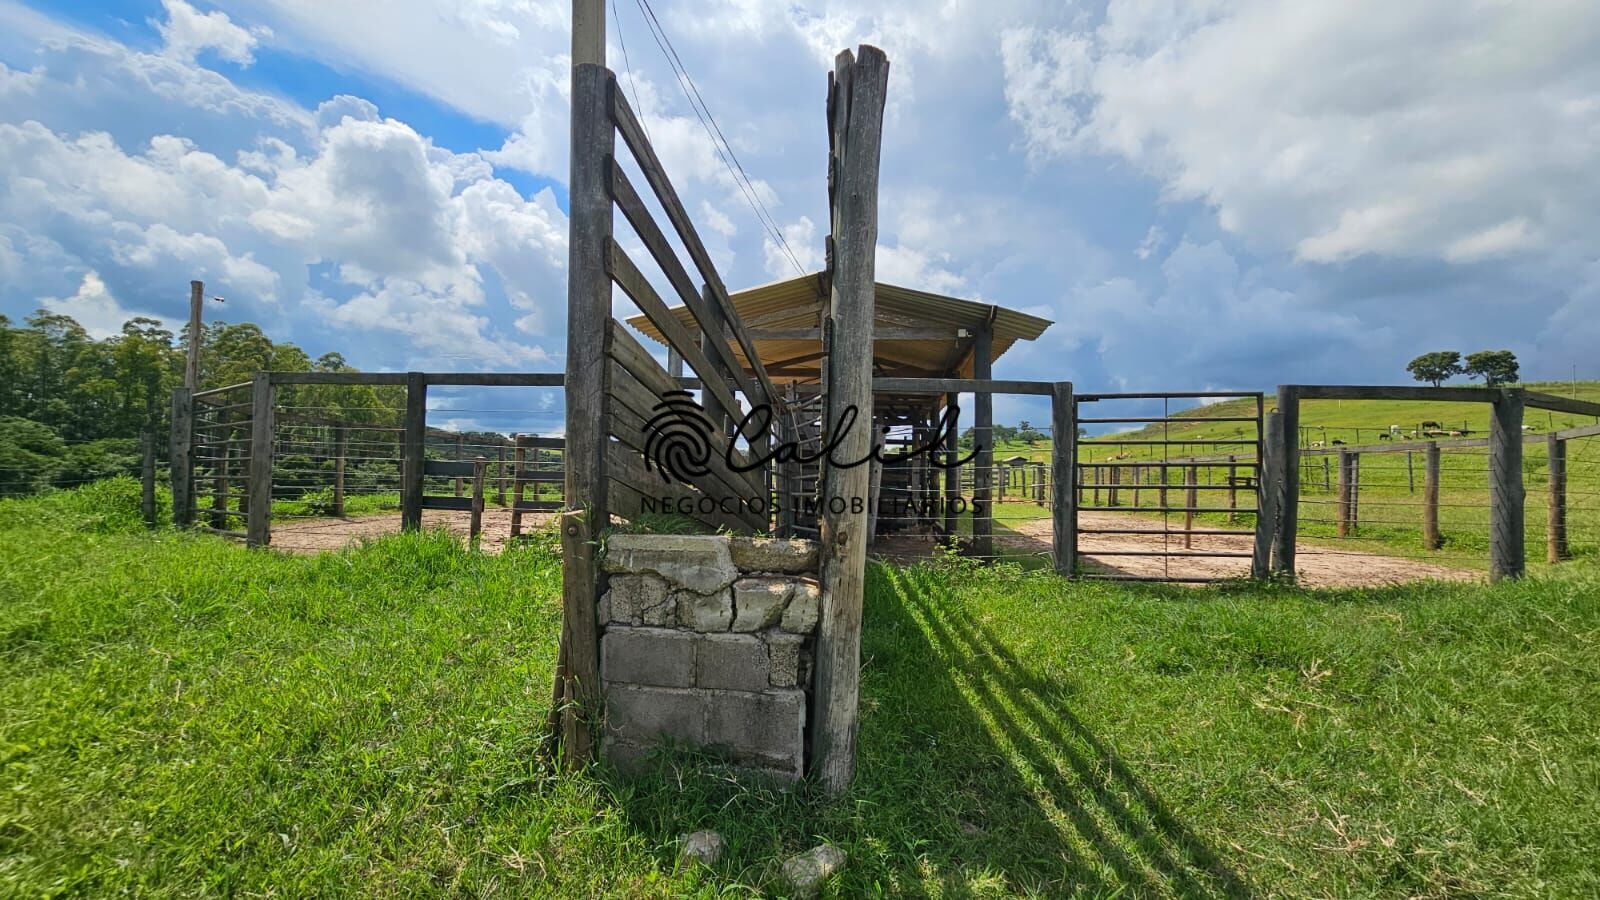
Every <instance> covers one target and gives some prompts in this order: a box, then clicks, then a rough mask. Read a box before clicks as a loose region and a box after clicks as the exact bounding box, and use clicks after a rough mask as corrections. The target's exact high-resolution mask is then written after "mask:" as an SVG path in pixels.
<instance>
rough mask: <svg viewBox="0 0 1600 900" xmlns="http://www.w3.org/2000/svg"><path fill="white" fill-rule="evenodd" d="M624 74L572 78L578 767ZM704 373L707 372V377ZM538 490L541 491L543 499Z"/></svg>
mask: <svg viewBox="0 0 1600 900" xmlns="http://www.w3.org/2000/svg"><path fill="white" fill-rule="evenodd" d="M615 90H616V79H615V78H614V77H613V76H612V74H611V72H610V71H609V70H608V69H606V68H605V67H603V66H597V65H593V64H585V65H579V66H577V67H576V68H575V69H574V70H573V76H572V145H571V154H570V163H571V177H570V178H569V179H568V182H567V185H568V206H569V208H570V213H569V219H568V221H569V223H570V224H569V237H568V241H567V369H566V375H567V377H566V383H565V384H566V407H567V408H566V440H567V444H566V463H567V465H566V478H565V481H566V485H565V488H566V490H565V496H566V507H567V510H568V512H567V513H566V514H564V515H563V516H562V522H561V552H562V557H563V562H562V566H561V606H562V614H561V649H560V660H561V661H560V664H559V665H558V666H557V673H556V681H557V684H556V688H555V691H554V694H555V696H557V697H562V698H564V700H563V702H562V703H561V704H559V705H560V709H561V724H562V727H561V734H562V746H563V760H564V763H565V765H567V766H568V767H569V768H577V767H580V766H582V765H583V764H585V763H586V762H588V761H589V760H590V759H591V758H592V757H593V755H594V743H593V733H592V732H591V731H590V728H591V725H592V724H594V715H595V713H596V712H598V703H599V676H600V642H599V633H598V628H597V626H596V623H595V604H596V603H597V602H598V601H599V599H600V590H601V587H602V583H601V578H600V571H599V568H598V565H597V562H596V560H597V554H596V553H595V548H594V547H593V546H592V544H591V542H592V541H594V540H595V539H596V538H597V537H598V536H599V534H600V532H601V531H602V530H604V529H605V528H606V527H608V526H609V524H610V510H611V506H610V503H609V502H608V496H607V488H606V478H607V471H606V468H607V467H606V447H607V444H608V443H609V440H610V438H609V434H610V430H611V423H610V422H609V421H608V420H607V415H608V409H607V407H606V401H605V397H606V374H605V373H606V365H605V360H606V342H607V335H608V334H609V332H610V329H611V328H612V327H613V325H612V318H611V277H610V274H609V273H608V272H607V269H606V244H607V243H608V242H609V241H610V240H611V219H612V203H611V195H610V194H609V193H608V191H607V187H606V182H607V169H608V167H609V166H610V165H611V159H612V156H613V155H614V153H615V149H616V137H617V134H616V128H615V126H614V123H613V122H612V119H611V102H612V92H613V91H615ZM705 374H706V373H702V375H705ZM537 493H538V489H537V488H535V494H536V495H537Z"/></svg>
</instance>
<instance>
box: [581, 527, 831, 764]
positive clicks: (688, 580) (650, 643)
mask: <svg viewBox="0 0 1600 900" xmlns="http://www.w3.org/2000/svg"><path fill="white" fill-rule="evenodd" d="M603 560H604V570H605V571H606V572H607V573H608V574H607V587H606V591H605V593H604V594H603V595H602V596H601V598H600V607H599V622H600V680H601V682H602V688H603V690H604V692H605V700H606V713H605V729H604V735H603V737H602V741H601V753H602V755H603V756H605V758H606V759H608V760H610V761H611V762H613V763H615V764H617V765H619V766H622V767H628V766H630V765H633V764H635V763H637V762H638V761H640V760H641V759H643V757H644V755H645V754H646V753H647V752H648V751H649V750H650V748H651V747H652V746H654V745H655V744H657V743H660V742H661V741H663V740H671V741H672V742H675V743H677V744H679V745H683V746H689V747H695V748H701V749H706V750H710V751H713V752H715V753H718V754H720V755H722V756H724V757H726V758H728V759H729V760H730V761H732V762H734V763H736V764H738V765H741V766H744V767H747V768H752V769H757V770H760V771H762V772H764V773H766V774H769V775H773V776H776V777H778V778H782V779H790V780H792V779H797V778H800V777H801V776H802V775H803V774H804V773H805V763H806V758H805V749H806V748H805V733H806V710H807V705H808V701H809V699H810V697H809V695H810V681H811V672H810V668H811V654H812V646H813V639H814V635H815V632H816V627H817V617H818V614H819V612H820V610H821V607H822V591H821V589H820V588H819V587H818V584H817V578H816V575H817V548H816V545H815V544H814V543H813V542H811V541H798V540H794V541H791V540H776V539H770V538H746V537H727V536H723V535H665V534H619V535H613V536H612V537H611V538H610V539H609V540H608V541H607V543H606V548H605V553H604V557H603Z"/></svg>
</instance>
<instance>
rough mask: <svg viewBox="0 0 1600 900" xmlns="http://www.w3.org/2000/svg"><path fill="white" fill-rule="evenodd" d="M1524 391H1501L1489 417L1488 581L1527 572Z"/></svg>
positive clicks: (1492, 405) (1507, 389)
mask: <svg viewBox="0 0 1600 900" xmlns="http://www.w3.org/2000/svg"><path fill="white" fill-rule="evenodd" d="M1522 412H1523V392H1522V391H1521V390H1520V389H1517V388H1502V389H1501V390H1500V395H1499V397H1498V399H1496V400H1495V401H1494V402H1493V403H1492V404H1491V406H1490V415H1489V580H1491V581H1498V580H1500V579H1502V578H1521V577H1522V576H1523V575H1524V574H1525V573H1526V571H1527V563H1528V560H1527V554H1526V547H1525V546H1524V541H1525V534H1524V530H1523V529H1524V521H1525V518H1526V511H1525V510H1524V508H1523V504H1524V502H1525V501H1526V499H1527V495H1526V489H1525V487H1524V485H1523V482H1522Z"/></svg>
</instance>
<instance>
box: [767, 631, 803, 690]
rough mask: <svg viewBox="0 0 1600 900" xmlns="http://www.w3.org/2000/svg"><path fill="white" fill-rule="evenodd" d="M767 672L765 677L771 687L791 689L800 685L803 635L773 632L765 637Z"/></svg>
mask: <svg viewBox="0 0 1600 900" xmlns="http://www.w3.org/2000/svg"><path fill="white" fill-rule="evenodd" d="M766 640H767V659H768V665H769V671H768V673H767V677H768V679H769V681H770V683H771V685H772V686H773V687H785V688H791V687H795V686H797V685H799V684H800V669H801V664H800V657H801V651H802V650H803V649H804V647H805V643H806V638H805V635H800V634H790V633H788V632H786V631H773V632H769V633H768V634H767V635H766Z"/></svg>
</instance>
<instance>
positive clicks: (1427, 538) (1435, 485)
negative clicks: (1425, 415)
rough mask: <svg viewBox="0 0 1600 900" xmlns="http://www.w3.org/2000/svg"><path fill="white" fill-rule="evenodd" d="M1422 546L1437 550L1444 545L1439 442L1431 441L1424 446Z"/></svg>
mask: <svg viewBox="0 0 1600 900" xmlns="http://www.w3.org/2000/svg"><path fill="white" fill-rule="evenodd" d="M1422 546H1423V548H1424V549H1427V550H1437V549H1439V548H1440V547H1442V546H1444V539H1443V538H1441V537H1440V536H1439V442H1438V441H1429V442H1428V443H1427V445H1426V446H1424V447H1423V448H1422Z"/></svg>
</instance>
